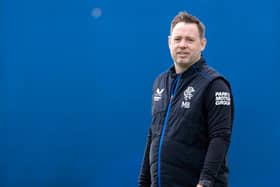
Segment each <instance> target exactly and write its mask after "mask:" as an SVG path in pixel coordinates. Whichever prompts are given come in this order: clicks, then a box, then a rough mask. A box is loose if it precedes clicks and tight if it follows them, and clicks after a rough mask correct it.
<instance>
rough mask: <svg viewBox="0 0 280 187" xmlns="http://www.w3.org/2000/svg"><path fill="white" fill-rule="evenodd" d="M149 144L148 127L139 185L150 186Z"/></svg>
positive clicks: (149, 133)
mask: <svg viewBox="0 0 280 187" xmlns="http://www.w3.org/2000/svg"><path fill="white" fill-rule="evenodd" d="M150 145H151V129H149V132H148V136H147V142H146V148H145V152H144V158H143V161H142V167H141V171H140V175H139V179H138V186H139V187H150V185H151V175H150V161H149V152H150Z"/></svg>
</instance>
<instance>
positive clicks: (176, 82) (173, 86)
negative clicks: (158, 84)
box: [158, 75, 181, 187]
mask: <svg viewBox="0 0 280 187" xmlns="http://www.w3.org/2000/svg"><path fill="white" fill-rule="evenodd" d="M180 79H181V75H178V76H177V77H176V79H175V80H174V81H173V82H172V84H171V89H170V99H169V103H168V107H167V111H166V115H165V118H164V121H163V128H162V131H161V136H160V141H159V149H158V187H161V183H160V161H161V149H162V143H163V139H164V134H165V129H166V126H167V122H168V117H169V113H170V110H171V103H172V100H173V97H174V96H175V94H176V90H177V87H178V85H179V82H180Z"/></svg>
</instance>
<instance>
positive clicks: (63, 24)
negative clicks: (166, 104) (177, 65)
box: [0, 0, 280, 187]
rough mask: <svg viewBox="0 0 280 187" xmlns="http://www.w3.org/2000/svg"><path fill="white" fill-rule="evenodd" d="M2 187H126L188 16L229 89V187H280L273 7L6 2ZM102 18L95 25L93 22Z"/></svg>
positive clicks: (178, 0) (1, 36)
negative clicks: (180, 21)
mask: <svg viewBox="0 0 280 187" xmlns="http://www.w3.org/2000/svg"><path fill="white" fill-rule="evenodd" d="M0 8H1V9H0V13H1V14H0V40H1V41H0V47H1V49H0V51H1V52H0V62H1V64H0V89H1V91H0V112H1V116H0V125H1V126H0V127H1V129H0V146H1V147H0V186H1V187H23V186H28V187H50V186H51V187H108V186H121V187H131V186H136V185H137V177H138V173H139V169H140V165H141V160H142V155H143V151H144V147H145V140H146V133H147V130H148V128H149V125H150V118H151V116H150V115H151V108H150V107H151V88H152V83H153V80H154V78H155V77H156V76H157V75H158V74H159V73H160V72H162V71H164V70H165V69H166V68H168V67H169V66H170V65H171V64H172V60H171V58H170V55H169V50H168V46H167V36H168V34H169V26H170V22H171V20H172V18H173V17H174V16H175V15H176V14H177V13H178V12H179V11H181V10H187V11H189V12H191V13H192V14H194V15H196V16H198V17H199V18H200V19H201V20H202V21H203V22H204V23H205V25H206V27H207V33H206V36H207V39H208V45H207V48H206V50H205V52H204V56H205V58H206V60H207V62H208V64H210V65H211V66H213V67H214V68H215V69H217V70H219V71H220V72H222V73H223V74H224V75H225V76H226V77H227V78H228V79H229V80H230V81H231V84H232V88H233V93H234V96H235V109H236V110H235V111H236V113H235V122H234V129H233V130H234V131H233V137H232V144H231V147H230V152H229V160H230V168H231V175H230V184H231V186H232V187H247V186H254V187H264V186H270V185H273V186H280V181H279V180H278V177H279V170H280V164H279V158H280V149H279V137H280V120H279V117H278V115H279V110H278V106H279V104H280V102H279V95H280V84H279V80H280V78H279V77H278V75H279V67H280V65H279V57H280V53H279V47H278V45H279V42H280V35H279V33H280V23H279V17H280V13H279V8H280V3H279V2H278V1H276V0H259V1H253V0H251V1H243V0H235V1H222V0H211V1H206V0H184V1H183V0H172V1H171V0H167V1H148V0H142V1H129V0H119V1H113V0H107V1H104V0H103V1H101V0H96V1H94V0H90V1H85V2H84V1H73V0H67V1H66V0H60V1H55V0H48V1H36V0H25V1H19V0H14V1H8V0H2V1H0ZM96 10H100V11H101V12H100V15H98V11H97V12H96Z"/></svg>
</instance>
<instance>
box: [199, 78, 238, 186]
mask: <svg viewBox="0 0 280 187" xmlns="http://www.w3.org/2000/svg"><path fill="white" fill-rule="evenodd" d="M205 99H206V101H205V108H206V113H207V121H208V136H209V140H210V141H209V145H208V150H207V154H206V157H205V160H204V165H203V169H202V171H201V173H200V180H199V185H201V186H203V187H208V186H209V187H210V186H212V185H213V182H214V180H215V177H216V176H217V174H218V171H219V169H220V166H221V165H222V163H223V162H224V160H225V157H226V154H227V151H228V147H229V144H230V138H231V132H232V121H233V100H232V94H231V91H230V88H229V86H228V85H227V84H226V83H225V81H224V80H222V79H217V80H214V81H213V82H212V83H211V85H210V86H209V89H208V92H207V94H206V97H205ZM199 185H198V186H199Z"/></svg>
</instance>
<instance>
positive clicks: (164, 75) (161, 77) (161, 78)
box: [154, 71, 169, 86]
mask: <svg viewBox="0 0 280 187" xmlns="http://www.w3.org/2000/svg"><path fill="white" fill-rule="evenodd" d="M168 74H169V72H168V71H164V72H162V73H160V74H159V75H158V76H157V77H156V78H155V80H154V86H156V85H158V84H160V83H161V82H163V81H165V80H166V79H167V77H168Z"/></svg>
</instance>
